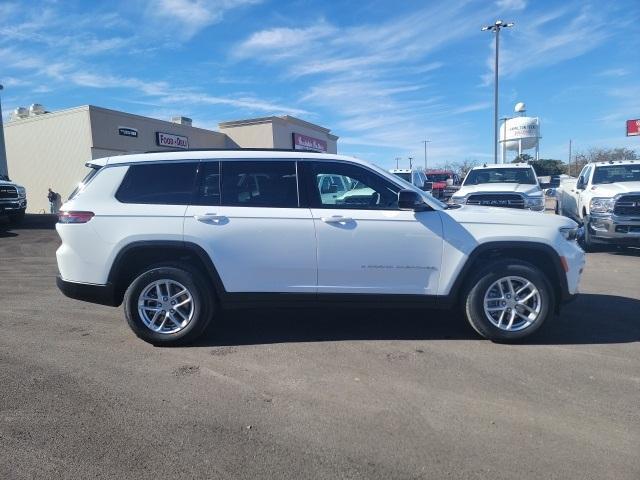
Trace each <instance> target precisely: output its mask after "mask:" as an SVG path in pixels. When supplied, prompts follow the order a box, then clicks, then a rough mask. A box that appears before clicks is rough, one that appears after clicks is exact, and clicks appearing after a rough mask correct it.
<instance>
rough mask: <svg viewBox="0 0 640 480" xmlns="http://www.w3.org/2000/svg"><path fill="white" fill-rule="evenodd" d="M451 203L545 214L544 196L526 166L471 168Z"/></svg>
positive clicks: (533, 172) (529, 167) (531, 170)
mask: <svg viewBox="0 0 640 480" xmlns="http://www.w3.org/2000/svg"><path fill="white" fill-rule="evenodd" d="M451 203H456V204H459V205H462V204H467V205H485V206H491V207H505V208H514V209H525V210H532V211H535V212H544V194H543V192H542V189H541V188H540V184H539V182H538V177H537V176H536V172H535V171H534V170H533V167H532V166H531V165H528V164H526V163H507V164H497V165H496V164H493V165H483V166H481V167H473V168H472V169H471V170H469V173H467V176H466V177H465V179H464V182H462V186H461V187H460V189H459V190H458V191H457V192H455V193H454V194H453V196H452V197H451Z"/></svg>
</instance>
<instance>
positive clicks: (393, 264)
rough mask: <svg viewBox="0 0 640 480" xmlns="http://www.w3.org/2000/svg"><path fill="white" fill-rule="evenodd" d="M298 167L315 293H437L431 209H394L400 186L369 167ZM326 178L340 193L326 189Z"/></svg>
mask: <svg viewBox="0 0 640 480" xmlns="http://www.w3.org/2000/svg"><path fill="white" fill-rule="evenodd" d="M299 165H300V166H301V167H302V170H303V171H304V173H303V177H304V184H305V187H306V192H307V196H308V201H309V204H310V206H311V214H312V216H313V222H314V225H315V228H316V236H317V242H318V253H317V255H318V293H377V294H420V295H435V294H436V292H437V289H438V280H439V275H440V263H441V259H442V247H443V244H442V221H441V219H440V214H439V213H438V212H437V211H428V212H413V211H402V210H399V209H398V205H397V203H398V191H399V190H401V187H398V186H397V185H395V184H394V183H392V182H391V181H389V180H388V179H386V178H384V177H383V176H382V175H380V174H378V173H376V172H375V171H373V170H369V169H368V168H365V167H362V166H359V165H354V164H350V163H344V162H326V161H321V162H313V161H305V162H300V163H299ZM336 177H339V178H340V181H339V182H337V181H335V178H336ZM326 178H332V179H334V183H339V184H340V185H344V186H345V189H344V191H338V192H335V188H332V192H331V193H332V194H331V195H329V194H327V193H328V192H327V191H326V186H325V184H326V180H325V179H326Z"/></svg>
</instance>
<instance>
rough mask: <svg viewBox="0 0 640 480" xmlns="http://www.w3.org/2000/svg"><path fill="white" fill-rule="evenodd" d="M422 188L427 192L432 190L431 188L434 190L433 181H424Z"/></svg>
mask: <svg viewBox="0 0 640 480" xmlns="http://www.w3.org/2000/svg"><path fill="white" fill-rule="evenodd" d="M422 190H424V191H425V192H430V191H431V190H433V182H424V184H423V185H422Z"/></svg>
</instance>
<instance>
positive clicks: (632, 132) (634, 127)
mask: <svg viewBox="0 0 640 480" xmlns="http://www.w3.org/2000/svg"><path fill="white" fill-rule="evenodd" d="M636 135H640V119H639V120H627V137H635V136H636Z"/></svg>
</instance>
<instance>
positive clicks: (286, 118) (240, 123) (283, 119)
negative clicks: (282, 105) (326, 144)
mask: <svg viewBox="0 0 640 480" xmlns="http://www.w3.org/2000/svg"><path fill="white" fill-rule="evenodd" d="M274 122H277V123H293V124H297V125H300V126H303V127H307V128H311V129H313V130H320V131H321V132H324V133H326V134H327V135H329V136H332V137H335V139H336V140H337V139H338V137H337V136H335V135H332V134H330V133H329V132H331V129H329V128H325V127H322V126H320V125H317V124H315V123H311V122H307V121H306V120H302V119H300V118H297V117H292V116H291V115H283V116H276V115H272V116H270V117H256V118H247V119H244V120H230V121H228V122H220V123H219V124H218V128H220V129H224V128H234V127H244V126H247V125H259V124H261V123H274Z"/></svg>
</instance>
